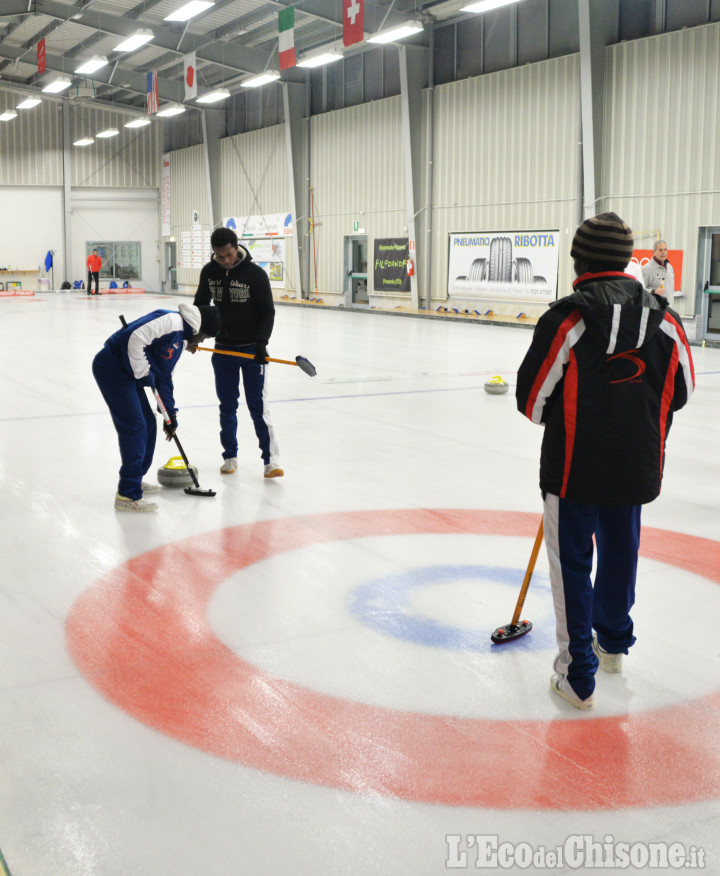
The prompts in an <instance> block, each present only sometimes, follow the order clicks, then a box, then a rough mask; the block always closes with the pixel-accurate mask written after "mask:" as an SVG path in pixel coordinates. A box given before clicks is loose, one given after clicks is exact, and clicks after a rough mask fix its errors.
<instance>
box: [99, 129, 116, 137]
mask: <svg viewBox="0 0 720 876" xmlns="http://www.w3.org/2000/svg"><path fill="white" fill-rule="evenodd" d="M119 133H120V131H118V129H117V128H108V129H107V131H100V132H99V133H97V134H95V136H96V137H117V135H118V134H119Z"/></svg>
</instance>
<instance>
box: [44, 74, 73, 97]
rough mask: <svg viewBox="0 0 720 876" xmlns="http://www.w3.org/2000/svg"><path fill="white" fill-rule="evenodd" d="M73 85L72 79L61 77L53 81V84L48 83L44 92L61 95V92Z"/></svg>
mask: <svg viewBox="0 0 720 876" xmlns="http://www.w3.org/2000/svg"><path fill="white" fill-rule="evenodd" d="M71 85H72V79H68V78H67V76H59V77H58V78H57V79H53V81H52V82H48V84H47V85H46V86H45V87H44V88H43V91H44V92H45V94H59V93H60V92H61V91H65V89H66V88H70V86H71Z"/></svg>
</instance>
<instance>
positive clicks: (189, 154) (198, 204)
mask: <svg viewBox="0 0 720 876" xmlns="http://www.w3.org/2000/svg"><path fill="white" fill-rule="evenodd" d="M170 189H171V195H170V233H171V235H172V236H173V237H174V238H175V239H176V242H177V255H178V259H180V258H181V255H180V253H181V251H180V245H181V237H180V235H181V232H183V231H190V230H191V229H192V225H193V222H192V217H193V213H194V212H195V211H197V212H198V219H199V221H198V224H200V225H202V228H203V231H204V232H205V231H209V230H210V229H211V228H212V216H211V215H210V204H209V194H208V187H207V173H206V170H205V150H204V147H203V146H190V147H188V148H187V149H178V150H177V151H176V152H171V153H170ZM209 257H210V253H207V258H205V261H207V259H208V258H209ZM199 274H200V271H199V269H196V268H185V267H182V268H180V267H179V268H178V269H177V281H178V285H179V286H184V285H188V286H191V287H195V286H197V281H198V276H199Z"/></svg>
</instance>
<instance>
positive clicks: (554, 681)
mask: <svg viewBox="0 0 720 876" xmlns="http://www.w3.org/2000/svg"><path fill="white" fill-rule="evenodd" d="M550 690H551V691H552V692H553V693H554V694H557V695H558V696H559V697H562V698H563V699H564V700H565V701H566V702H568V703H570V705H571V706H574V707H575V708H576V709H583V710H585V711H587V710H588V709H594V708H595V697H594V695H593V694H590V696H589V697H588V698H587V699H586V700H581V699H580V697H579V696H578V695H577V694H576V693H575V691H574V690H573V689H572V688H571V687H570V683H569V682H568V681H567V680H566V681H564V682H563V681H561V680H560V676H559V675H557V674H556V673H553V674H552V675H551V676H550Z"/></svg>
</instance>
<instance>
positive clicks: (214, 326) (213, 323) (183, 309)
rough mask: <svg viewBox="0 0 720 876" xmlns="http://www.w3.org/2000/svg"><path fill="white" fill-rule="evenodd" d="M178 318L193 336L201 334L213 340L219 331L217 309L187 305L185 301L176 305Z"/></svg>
mask: <svg viewBox="0 0 720 876" xmlns="http://www.w3.org/2000/svg"><path fill="white" fill-rule="evenodd" d="M178 311H179V313H180V316H181V317H182V318H183V319H184V320H185V322H186V323H187V324H188V325H189V326H190V328H191V329H192V330H193V334H194V335H196V334H197V333H198V332H202V333H203V334H204V335H207V336H208V337H209V338H214V337H215V335H216V334H217V333H218V332H219V331H220V314H219V312H218V309H217V307H213V306H212V305H208V304H201V305H200V306H199V307H197V306H196V305H195V304H187V303H186V302H185V301H183V302H182V304H179V305H178Z"/></svg>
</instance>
